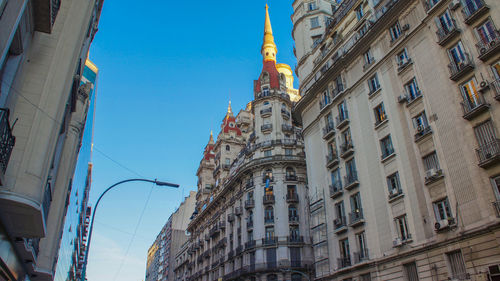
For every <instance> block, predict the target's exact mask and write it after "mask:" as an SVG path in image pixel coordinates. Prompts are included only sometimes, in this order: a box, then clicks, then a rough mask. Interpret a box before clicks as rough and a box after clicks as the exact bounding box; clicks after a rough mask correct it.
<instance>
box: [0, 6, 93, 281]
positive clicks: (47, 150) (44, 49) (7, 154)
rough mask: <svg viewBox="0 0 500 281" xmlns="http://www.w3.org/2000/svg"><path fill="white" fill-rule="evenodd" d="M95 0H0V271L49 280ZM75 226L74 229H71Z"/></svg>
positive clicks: (85, 98) (72, 159)
mask: <svg viewBox="0 0 500 281" xmlns="http://www.w3.org/2000/svg"><path fill="white" fill-rule="evenodd" d="M101 8H102V1H96V0H92V1H75V0H66V1H59V0H50V1H31V0H1V1H0V82H1V85H0V108H1V110H0V112H1V114H0V132H1V134H0V140H1V141H0V185H1V186H0V260H1V262H0V279H2V280H53V279H54V273H55V270H56V264H57V261H58V254H59V246H60V244H61V236H62V235H63V232H64V231H63V230H64V227H63V226H64V221H65V216H66V212H67V210H68V206H67V204H68V200H67V199H68V196H69V195H70V194H71V193H70V187H71V180H72V177H73V174H74V170H75V165H76V159H77V155H78V149H79V146H80V143H81V141H82V135H83V128H84V124H85V120H86V119H85V118H86V116H87V111H88V106H89V97H90V92H91V90H92V89H91V87H89V84H84V85H82V84H81V76H82V72H83V71H84V65H85V61H86V59H87V53H88V50H89V46H90V44H91V42H92V40H93V38H94V35H95V33H96V31H97V23H98V20H99V15H100V12H101ZM75 231H76V229H75Z"/></svg>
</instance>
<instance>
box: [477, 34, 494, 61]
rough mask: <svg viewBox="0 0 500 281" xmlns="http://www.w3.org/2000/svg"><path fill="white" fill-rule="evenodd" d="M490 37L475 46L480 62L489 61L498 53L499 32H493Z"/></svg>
mask: <svg viewBox="0 0 500 281" xmlns="http://www.w3.org/2000/svg"><path fill="white" fill-rule="evenodd" d="M491 37H492V38H488V39H489V40H488V41H487V42H485V41H480V42H478V43H477V44H476V48H477V52H478V53H479V59H480V60H482V61H486V60H488V59H490V58H491V57H493V56H494V55H495V54H497V53H498V51H500V32H499V31H498V30H495V31H494V32H493V35H492V36H491Z"/></svg>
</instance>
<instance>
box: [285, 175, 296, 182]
mask: <svg viewBox="0 0 500 281" xmlns="http://www.w3.org/2000/svg"><path fill="white" fill-rule="evenodd" d="M298 180H299V177H297V175H293V174H287V175H285V181H298Z"/></svg>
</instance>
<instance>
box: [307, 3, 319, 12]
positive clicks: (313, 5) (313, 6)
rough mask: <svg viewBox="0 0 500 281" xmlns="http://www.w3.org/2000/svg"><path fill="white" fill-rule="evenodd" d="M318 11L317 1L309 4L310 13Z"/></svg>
mask: <svg viewBox="0 0 500 281" xmlns="http://www.w3.org/2000/svg"><path fill="white" fill-rule="evenodd" d="M316 9H317V7H316V1H312V2H309V3H307V10H308V11H314V10H316Z"/></svg>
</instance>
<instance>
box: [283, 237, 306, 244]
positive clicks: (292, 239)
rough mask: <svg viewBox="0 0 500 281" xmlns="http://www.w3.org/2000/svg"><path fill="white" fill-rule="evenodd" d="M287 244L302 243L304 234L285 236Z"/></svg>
mask: <svg viewBox="0 0 500 281" xmlns="http://www.w3.org/2000/svg"><path fill="white" fill-rule="evenodd" d="M287 242H288V244H303V243H304V236H299V235H291V236H288V237H287Z"/></svg>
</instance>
